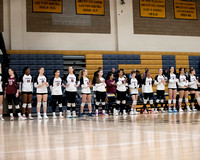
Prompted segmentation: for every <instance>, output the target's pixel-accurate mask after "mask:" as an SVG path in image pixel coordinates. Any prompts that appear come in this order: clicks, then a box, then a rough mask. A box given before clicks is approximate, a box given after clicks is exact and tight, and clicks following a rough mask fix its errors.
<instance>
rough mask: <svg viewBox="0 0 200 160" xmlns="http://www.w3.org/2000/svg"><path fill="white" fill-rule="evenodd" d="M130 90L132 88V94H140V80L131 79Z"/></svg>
mask: <svg viewBox="0 0 200 160" xmlns="http://www.w3.org/2000/svg"><path fill="white" fill-rule="evenodd" d="M129 88H130V94H138V89H137V88H139V85H138V80H137V79H136V78H135V79H133V78H131V79H130V81H129Z"/></svg>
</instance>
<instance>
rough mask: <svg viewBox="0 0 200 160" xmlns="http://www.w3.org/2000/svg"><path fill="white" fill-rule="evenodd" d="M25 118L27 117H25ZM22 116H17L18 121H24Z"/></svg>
mask: <svg viewBox="0 0 200 160" xmlns="http://www.w3.org/2000/svg"><path fill="white" fill-rule="evenodd" d="M26 119H27V118H26ZM26 119H25V118H24V117H23V116H20V117H18V120H19V121H24V120H26Z"/></svg>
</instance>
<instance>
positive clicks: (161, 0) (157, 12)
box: [140, 0, 166, 18]
mask: <svg viewBox="0 0 200 160" xmlns="http://www.w3.org/2000/svg"><path fill="white" fill-rule="evenodd" d="M140 16H141V17H153V18H165V17H166V15H165V0H140Z"/></svg>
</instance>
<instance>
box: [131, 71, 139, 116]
mask: <svg viewBox="0 0 200 160" xmlns="http://www.w3.org/2000/svg"><path fill="white" fill-rule="evenodd" d="M131 75H132V77H131V78H130V79H129V88H130V94H131V98H132V101H133V103H132V106H131V112H130V115H137V114H138V112H137V111H136V105H137V100H138V89H139V84H138V80H137V79H136V71H132V72H131Z"/></svg>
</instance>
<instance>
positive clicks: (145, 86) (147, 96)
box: [142, 69, 157, 114]
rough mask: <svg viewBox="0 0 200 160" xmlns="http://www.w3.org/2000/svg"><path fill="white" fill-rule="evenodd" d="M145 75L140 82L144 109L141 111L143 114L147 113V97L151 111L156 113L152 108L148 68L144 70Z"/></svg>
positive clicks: (151, 84)
mask: <svg viewBox="0 0 200 160" xmlns="http://www.w3.org/2000/svg"><path fill="white" fill-rule="evenodd" d="M145 75H146V76H145V77H144V78H143V81H142V84H143V93H144V102H143V103H144V106H143V108H144V111H143V113H144V114H147V113H148V110H147V108H146V105H147V102H148V99H149V103H150V106H151V108H152V110H151V113H152V114H156V113H157V112H155V110H154V108H153V88H152V86H153V83H154V81H153V79H152V78H151V72H150V70H149V69H147V70H146V72H145Z"/></svg>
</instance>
